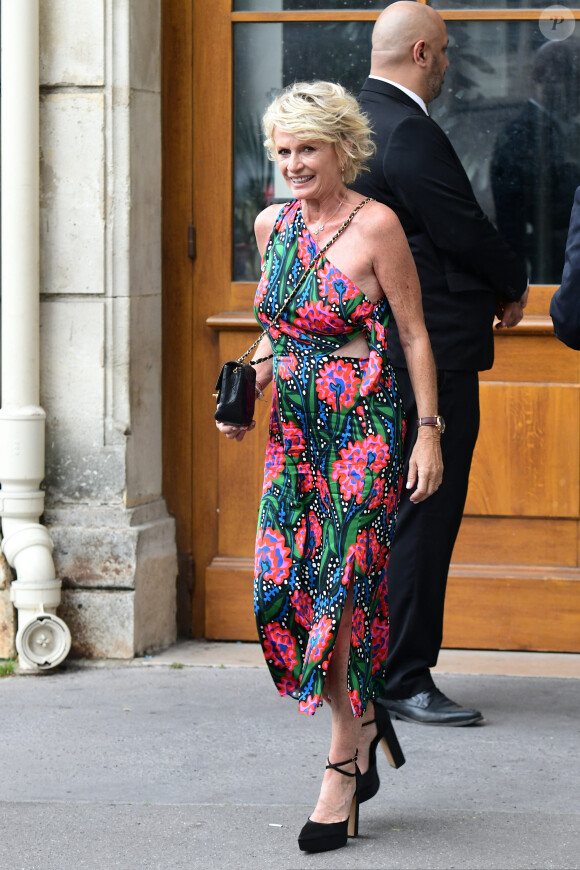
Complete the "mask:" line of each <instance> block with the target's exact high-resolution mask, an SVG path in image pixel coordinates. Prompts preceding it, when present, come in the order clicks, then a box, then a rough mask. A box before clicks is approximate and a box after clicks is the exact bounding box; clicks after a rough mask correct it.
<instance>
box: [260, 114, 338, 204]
mask: <svg viewBox="0 0 580 870" xmlns="http://www.w3.org/2000/svg"><path fill="white" fill-rule="evenodd" d="M273 139H274V143H275V145H276V154H277V159H278V166H279V168H280V172H281V173H282V176H283V178H284V180H285V182H286V184H287V185H288V187H289V188H290V190H291V191H292V193H293V194H294V195H295V196H296V198H297V199H316V200H320V199H324V198H325V197H327V196H328V195H329V194H331V193H332V192H333V190H335V189H336V188H337V187H339V186H340V185H341V182H342V179H341V169H340V164H339V160H338V155H337V153H336V149H335V148H334V145H333V144H332V143H331V142H325V141H323V140H322V139H298V138H297V137H296V136H294V135H292V133H285V132H283V131H282V130H278V128H275V129H274V134H273Z"/></svg>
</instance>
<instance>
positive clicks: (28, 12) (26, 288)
mask: <svg viewBox="0 0 580 870" xmlns="http://www.w3.org/2000/svg"><path fill="white" fill-rule="evenodd" d="M38 7H39V0H2V4H1V10H2V37H1V38H2V408H1V409H0V483H1V485H2V489H1V491H0V516H1V517H2V535H3V540H2V551H3V552H4V554H5V556H6V558H7V560H8V563H9V564H10V565H11V566H12V567H13V568H14V569H15V572H16V580H15V581H14V582H13V583H12V587H11V590H10V597H11V599H12V601H13V602H14V606H15V607H16V609H17V611H18V632H17V635H16V649H17V651H18V657H19V664H20V666H21V667H23V668H27V669H33V668H34V669H36V668H41V669H48V668H53V667H55V666H56V665H58V664H60V662H62V661H63V659H64V658H66V656H67V655H68V652H69V650H70V646H71V637H70V632H69V630H68V628H67V626H66V624H65V623H64V622H63V621H62V619H59V618H58V617H57V616H56V615H55V610H56V607H57V606H58V604H59V603H60V581H59V580H57V579H56V576H55V569H54V562H53V559H52V550H53V544H52V539H51V537H50V535H49V533H48V531H47V529H46V528H45V527H44V526H43V525H41V524H40V522H39V520H40V517H41V516H42V513H43V512H44V492H42V490H41V489H40V484H41V482H42V480H43V478H44V430H45V418H46V415H45V413H44V411H43V409H42V408H41V407H40V404H39V403H40V347H39V344H40V330H39V321H40V297H39V294H40V282H39V195H40V180H39V151H40V144H39V60H38V55H39V28H38Z"/></svg>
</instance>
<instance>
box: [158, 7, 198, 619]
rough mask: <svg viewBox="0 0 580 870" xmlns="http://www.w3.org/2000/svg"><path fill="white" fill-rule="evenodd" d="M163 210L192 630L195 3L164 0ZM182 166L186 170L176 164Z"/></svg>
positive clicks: (182, 585) (168, 482)
mask: <svg viewBox="0 0 580 870" xmlns="http://www.w3.org/2000/svg"><path fill="white" fill-rule="evenodd" d="M161 14H162V64H163V75H162V88H163V90H162V100H163V112H162V124H163V126H162V137H163V167H162V186H163V196H162V209H163V211H162V215H163V247H162V252H163V261H162V263H163V265H162V268H163V273H162V281H163V293H162V306H163V311H162V316H163V323H164V325H165V326H166V328H165V329H164V331H163V390H162V399H163V406H162V421H163V494H164V496H165V499H166V501H167V507H168V510H169V512H170V513H171V514H173V516H174V517H175V519H176V538H177V549H178V553H179V579H178V584H177V612H178V617H177V618H178V628H179V631H180V633H181V634H183V635H186V636H187V635H189V634H190V633H191V622H192V594H193V567H192V566H193V491H192V487H191V479H192V476H193V463H192V440H193V420H192V408H191V393H192V373H193V354H192V342H191V335H192V333H193V293H192V286H193V263H192V261H191V259H190V258H189V257H188V255H187V228H188V226H189V224H191V222H192V217H193V216H192V207H193V205H192V198H193V172H192V166H193V163H192V160H191V149H192V140H193V113H192V90H193V81H192V73H193V70H192V65H193V40H192V27H193V22H192V17H193V16H192V4H191V2H190V0H169V2H165V3H163V4H162V13H161ZM176 166H178V167H179V169H180V171H179V172H175V171H174V170H175V167H176Z"/></svg>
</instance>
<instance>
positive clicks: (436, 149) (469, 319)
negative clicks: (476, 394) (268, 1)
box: [353, 79, 527, 371]
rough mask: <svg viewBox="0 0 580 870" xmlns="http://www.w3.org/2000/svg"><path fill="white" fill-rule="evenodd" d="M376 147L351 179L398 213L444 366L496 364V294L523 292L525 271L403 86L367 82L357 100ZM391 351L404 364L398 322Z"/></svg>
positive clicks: (439, 362)
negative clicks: (363, 168)
mask: <svg viewBox="0 0 580 870" xmlns="http://www.w3.org/2000/svg"><path fill="white" fill-rule="evenodd" d="M359 102H360V106H361V109H362V110H363V111H364V112H365V113H366V115H367V116H368V118H369V120H370V122H371V125H372V128H373V131H374V140H375V143H376V145H377V151H376V154H375V156H374V158H373V160H372V161H371V162H370V163H369V168H370V172H363V173H361V175H360V176H359V178H358V179H357V181H356V183H355V184H354V185H353V186H354V188H355V189H356V190H357V191H359V192H360V193H362V194H364V195H365V196H372V197H374V198H375V199H377V200H378V201H379V202H382V203H385V204H386V205H388V206H390V208H392V209H393V210H394V211H395V213H396V214H397V216H398V218H399V220H400V221H401V224H402V226H403V229H404V231H405V233H406V236H407V239H408V242H409V246H410V248H411V251H412V253H413V256H414V259H415V263H416V266H417V271H418V273H419V279H420V282H421V291H422V297H423V310H424V313H425V322H426V325H427V330H428V333H429V337H430V339H431V346H432V348H433V354H434V356H435V362H436V364H437V367H438V368H439V369H447V370H451V371H453V370H455V371H478V370H479V371H481V370H484V369H488V368H491V366H492V364H493V330H492V324H493V318H494V314H495V310H496V303H497V300H498V298H500V299H502V300H505V301H515V300H517V299H519V298H520V296H521V295H522V293H523V292H524V291H525V289H526V285H527V276H526V272H525V267H524V265H523V263H522V262H521V261H520V259H519V258H518V257H517V255H516V254H515V253H514V252H513V251H512V249H511V248H510V247H509V246H508V245H507V244H506V243H505V242H504V241H503V239H502V238H501V237H500V236H499V235H498V233H497V231H496V230H495V228H494V227H493V225H492V224H491V222H490V221H489V220H488V218H487V217H486V216H485V214H484V213H483V211H482V210H481V208H480V206H479V205H478V203H477V201H476V199H475V195H474V193H473V190H472V187H471V184H470V182H469V179H468V178H467V175H466V173H465V171H464V169H463V167H462V165H461V162H460V160H459V158H458V157H457V155H456V153H455V151H454V149H453V147H452V145H451V143H450V141H449V139H448V138H447V136H446V135H445V133H444V132H443V131H442V130H441V128H440V127H439V126H438V125H437V124H436V123H435V121H433V119H432V118H429V117H428V116H427V115H426V114H425V112H424V111H423V110H422V109H421V107H420V106H419V105H417V103H416V102H415V101H414V100H413V99H412V98H411V97H409V96H408V95H407V94H405V93H404V92H403V91H401V90H399V88H396V87H394V86H393V85H389V84H387V83H386V82H381V81H378V80H376V79H367V81H366V82H365V85H364V87H363V90H362V92H361V94H360V97H359ZM389 356H390V357H391V361H392V362H393V364H394V365H396V366H406V362H405V357H404V354H403V351H402V348H401V344H400V341H399V336H398V332H397V328H396V324H395V323H393V322H392V323H391V326H390V329H389Z"/></svg>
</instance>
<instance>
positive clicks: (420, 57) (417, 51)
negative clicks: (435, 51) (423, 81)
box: [413, 39, 427, 66]
mask: <svg viewBox="0 0 580 870" xmlns="http://www.w3.org/2000/svg"><path fill="white" fill-rule="evenodd" d="M426 52H427V43H426V42H425V40H424V39H419V40H418V41H417V42H416V43H415V45H414V46H413V60H414V62H415V63H416V64H417V66H425V65H426V63H427V60H426V56H425V55H426Z"/></svg>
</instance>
